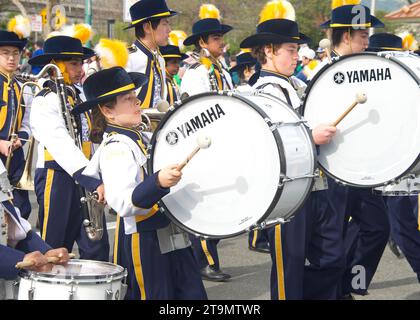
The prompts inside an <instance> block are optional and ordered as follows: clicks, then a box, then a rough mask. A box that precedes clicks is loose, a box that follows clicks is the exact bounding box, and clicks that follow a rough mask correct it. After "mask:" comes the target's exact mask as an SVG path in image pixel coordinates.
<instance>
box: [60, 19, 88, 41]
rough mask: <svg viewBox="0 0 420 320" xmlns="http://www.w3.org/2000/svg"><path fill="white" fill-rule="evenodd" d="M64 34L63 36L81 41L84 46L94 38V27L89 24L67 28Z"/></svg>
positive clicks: (63, 31)
mask: <svg viewBox="0 0 420 320" xmlns="http://www.w3.org/2000/svg"><path fill="white" fill-rule="evenodd" d="M62 33H63V35H66V36H69V37H73V38H76V39H79V40H80V41H81V42H82V43H83V44H86V43H87V42H88V41H89V40H91V39H92V36H93V30H92V27H91V26H90V25H89V24H87V23H79V24H73V25H71V26H65V27H64V28H63V30H62Z"/></svg>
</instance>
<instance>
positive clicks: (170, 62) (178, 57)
mask: <svg viewBox="0 0 420 320" xmlns="http://www.w3.org/2000/svg"><path fill="white" fill-rule="evenodd" d="M160 52H161V54H162V57H163V58H164V59H165V63H166V81H165V82H166V92H167V93H168V95H167V97H166V100H167V101H168V102H169V105H171V106H173V105H174V103H175V101H179V100H180V99H181V94H180V92H179V87H178V84H177V83H176V81H175V79H174V77H175V76H176V75H177V74H178V72H179V67H180V63H181V61H183V60H184V59H187V58H188V55H186V54H185V53H181V51H180V50H179V47H177V46H172V45H167V46H164V47H160Z"/></svg>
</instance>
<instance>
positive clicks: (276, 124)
mask: <svg viewBox="0 0 420 320" xmlns="http://www.w3.org/2000/svg"><path fill="white" fill-rule="evenodd" d="M265 122H267V124H268V126H269V127H270V130H271V131H274V130H277V129H279V128H281V127H284V126H294V127H297V126H300V125H301V124H304V125H306V124H307V121H306V120H299V121H296V122H282V121H280V122H271V120H270V119H265Z"/></svg>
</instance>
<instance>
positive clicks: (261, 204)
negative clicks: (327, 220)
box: [148, 93, 316, 238]
mask: <svg viewBox="0 0 420 320" xmlns="http://www.w3.org/2000/svg"><path fill="white" fill-rule="evenodd" d="M202 134H205V135H207V136H209V137H210V138H211V146H210V148H208V149H203V150H201V151H200V152H199V153H198V154H197V155H196V156H195V157H194V158H193V159H192V160H191V162H190V163H188V165H187V166H186V167H185V168H184V169H183V176H182V179H181V181H180V183H179V184H178V185H176V186H175V187H173V188H171V193H170V194H169V195H167V196H166V197H164V198H163V199H162V201H161V202H160V206H161V210H163V211H164V213H165V214H166V215H167V216H168V217H169V218H170V219H171V220H172V221H174V222H175V223H176V224H177V225H178V226H180V227H181V228H183V229H184V230H186V231H188V232H190V233H193V234H196V235H199V236H203V237H210V238H228V237H233V236H236V235H238V234H241V233H243V232H246V231H249V230H250V229H253V228H263V227H266V226H269V225H272V224H278V223H282V222H285V221H288V220H290V219H292V218H293V216H294V214H295V212H296V211H297V209H298V208H299V207H300V206H301V205H302V204H303V202H304V201H305V199H306V197H307V195H308V194H309V192H310V191H311V187H312V183H313V177H314V171H315V166H316V162H315V151H314V145H313V143H312V140H311V135H310V132H309V130H308V128H307V127H306V125H305V124H304V123H303V122H302V121H301V119H300V117H299V115H298V114H296V113H295V112H294V111H293V110H292V109H291V108H290V107H289V106H288V105H287V104H286V103H285V102H283V101H281V100H279V99H277V98H275V97H273V96H270V95H266V94H255V95H254V94H249V95H237V94H235V93H223V94H222V93H206V94H201V95H197V96H194V97H190V98H188V99H186V100H185V101H184V102H183V103H182V104H180V105H177V106H176V107H175V108H170V109H169V111H168V112H167V114H166V116H165V117H164V119H163V120H162V121H161V122H160V124H159V127H158V128H157V130H156V131H155V133H154V135H153V137H152V140H151V152H150V159H149V162H148V172H156V171H158V170H159V169H161V168H163V167H165V166H167V165H169V164H171V163H181V162H182V161H183V160H184V159H185V158H186V157H187V156H188V155H189V154H190V153H191V152H192V151H193V150H194V149H195V148H196V146H197V136H199V135H202Z"/></svg>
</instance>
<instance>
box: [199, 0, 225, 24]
mask: <svg viewBox="0 0 420 320" xmlns="http://www.w3.org/2000/svg"><path fill="white" fill-rule="evenodd" d="M199 17H200V19H209V18H211V19H219V20H220V11H219V9H217V8H216V6H215V5H214V4H208V3H206V4H203V5H201V7H200V13H199Z"/></svg>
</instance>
